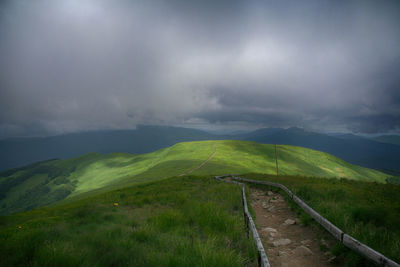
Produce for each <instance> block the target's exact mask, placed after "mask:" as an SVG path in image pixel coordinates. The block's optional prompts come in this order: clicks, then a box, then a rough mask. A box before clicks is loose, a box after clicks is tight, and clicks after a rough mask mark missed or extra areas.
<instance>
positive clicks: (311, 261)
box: [250, 188, 339, 267]
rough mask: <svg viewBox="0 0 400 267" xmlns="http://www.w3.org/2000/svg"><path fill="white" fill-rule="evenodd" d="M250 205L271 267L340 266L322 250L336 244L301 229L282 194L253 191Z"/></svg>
mask: <svg viewBox="0 0 400 267" xmlns="http://www.w3.org/2000/svg"><path fill="white" fill-rule="evenodd" d="M250 203H251V206H252V208H253V210H254V211H255V213H256V224H257V227H258V229H257V230H258V233H259V234H260V237H261V239H262V242H263V245H264V248H265V251H266V253H267V256H268V260H269V261H270V264H271V266H272V267H292V266H293V267H294V266H296V267H297V266H307V267H311V266H318V267H320V266H321V267H324V266H339V265H338V264H333V263H332V262H333V260H334V257H332V255H330V254H329V253H324V252H323V251H321V247H324V246H325V247H326V248H328V247H330V246H331V245H332V242H333V241H325V240H323V241H322V242H321V240H320V239H318V237H317V234H316V232H315V230H316V229H313V228H312V227H307V226H302V225H301V224H300V221H299V220H298V219H297V218H296V214H295V213H294V212H293V211H291V210H290V208H289V206H288V204H287V203H286V201H285V200H284V199H283V197H282V196H281V195H280V194H278V193H274V192H271V191H261V190H259V189H257V190H256V189H252V188H251V195H250ZM317 230H319V229H317Z"/></svg>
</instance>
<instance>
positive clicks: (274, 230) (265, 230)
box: [261, 227, 278, 233]
mask: <svg viewBox="0 0 400 267" xmlns="http://www.w3.org/2000/svg"><path fill="white" fill-rule="evenodd" d="M261 231H263V232H269V233H277V232H278V231H277V230H276V229H274V228H271V227H265V228H263V229H262V230H261Z"/></svg>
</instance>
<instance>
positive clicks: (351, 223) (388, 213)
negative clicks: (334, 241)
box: [245, 174, 400, 266]
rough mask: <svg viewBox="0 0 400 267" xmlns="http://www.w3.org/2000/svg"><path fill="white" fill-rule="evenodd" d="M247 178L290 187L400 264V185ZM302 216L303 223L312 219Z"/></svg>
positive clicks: (349, 256)
mask: <svg viewBox="0 0 400 267" xmlns="http://www.w3.org/2000/svg"><path fill="white" fill-rule="evenodd" d="M245 177H247V178H249V179H258V180H266V181H271V182H277V183H281V184H284V185H286V186H287V187H288V188H289V189H290V190H292V191H293V193H295V194H296V195H298V196H299V197H300V198H302V199H303V200H304V201H305V202H306V203H307V204H309V205H310V206H311V207H312V208H313V209H315V210H316V211H318V212H319V213H320V214H321V215H322V216H324V217H325V218H327V219H328V220H330V221H331V222H332V223H334V224H335V225H337V226H338V227H339V228H340V229H342V230H343V231H344V232H345V233H347V234H349V235H351V236H353V237H355V238H357V239H358V240H360V241H361V242H363V243H364V244H367V245H368V246H370V247H372V248H373V249H375V250H377V251H379V252H381V253H382V254H384V255H385V256H387V257H389V258H391V259H393V260H394V261H396V262H400V228H399V225H400V186H396V185H392V184H379V183H371V182H362V181H352V180H348V179H319V178H310V177H299V176H282V177H276V176H271V175H259V174H252V175H245ZM302 216H304V217H303V218H302V219H303V221H306V222H307V220H310V217H308V216H305V215H304V214H303V215H302ZM334 252H335V253H341V252H343V248H341V247H337V248H336V249H335V251H334ZM346 257H347V259H346V262H347V263H348V264H350V265H353V266H354V265H355V263H357V262H358V261H359V260H360V257H359V256H355V254H354V253H350V254H347V255H346Z"/></svg>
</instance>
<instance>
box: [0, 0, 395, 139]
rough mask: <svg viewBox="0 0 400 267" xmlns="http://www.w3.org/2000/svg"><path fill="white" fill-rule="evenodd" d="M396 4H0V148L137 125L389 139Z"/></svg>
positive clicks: (178, 0)
mask: <svg viewBox="0 0 400 267" xmlns="http://www.w3.org/2000/svg"><path fill="white" fill-rule="evenodd" d="M396 2H397V1H393V2H390V1H385V2H377V1H321V0H318V1H317V0H315V1H306V2H304V1H302V2H301V3H298V1H184V0H173V1H162V0H159V1H157V0H154V1H128V0H119V1H115V0H38V1H29V0H16V1H5V2H2V4H0V40H1V42H0V137H10V136H29V135H46V134H57V133H64V132H73V131H82V130H92V129H121V128H134V127H135V125H137V124H143V123H144V124H167V125H188V126H190V125H195V124H199V123H200V124H205V125H211V126H212V125H215V124H218V125H235V124H237V125H241V126H246V125H248V126H249V127H255V126H259V127H268V126H270V127H289V126H300V127H305V128H308V129H312V130H320V131H353V132H363V133H376V132H388V131H398V130H399V128H400V75H399V71H398V70H399V69H400V5H399V4H397V3H396Z"/></svg>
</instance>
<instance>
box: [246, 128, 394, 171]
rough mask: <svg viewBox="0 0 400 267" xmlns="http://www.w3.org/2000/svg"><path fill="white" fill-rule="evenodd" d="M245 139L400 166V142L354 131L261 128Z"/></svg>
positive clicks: (378, 166) (382, 166)
mask: <svg viewBox="0 0 400 267" xmlns="http://www.w3.org/2000/svg"><path fill="white" fill-rule="evenodd" d="M241 139H245V140H251V141H255V142H258V143H264V144H283V145H294V146H302V147H307V148H311V149H316V150H320V151H324V152H327V153H329V154H332V155H334V156H336V157H339V158H341V159H343V160H345V161H347V162H350V163H352V164H357V165H360V166H364V167H368V168H374V169H387V170H400V146H398V145H394V144H387V143H380V142H376V141H373V140H370V139H367V138H363V137H358V136H355V135H352V136H351V138H350V137H349V136H347V137H346V138H343V136H342V137H333V136H328V135H326V134H320V133H314V132H307V131H304V130H303V129H299V128H289V129H270V128H268V129H259V130H256V131H254V132H252V133H249V134H246V135H243V136H241Z"/></svg>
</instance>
